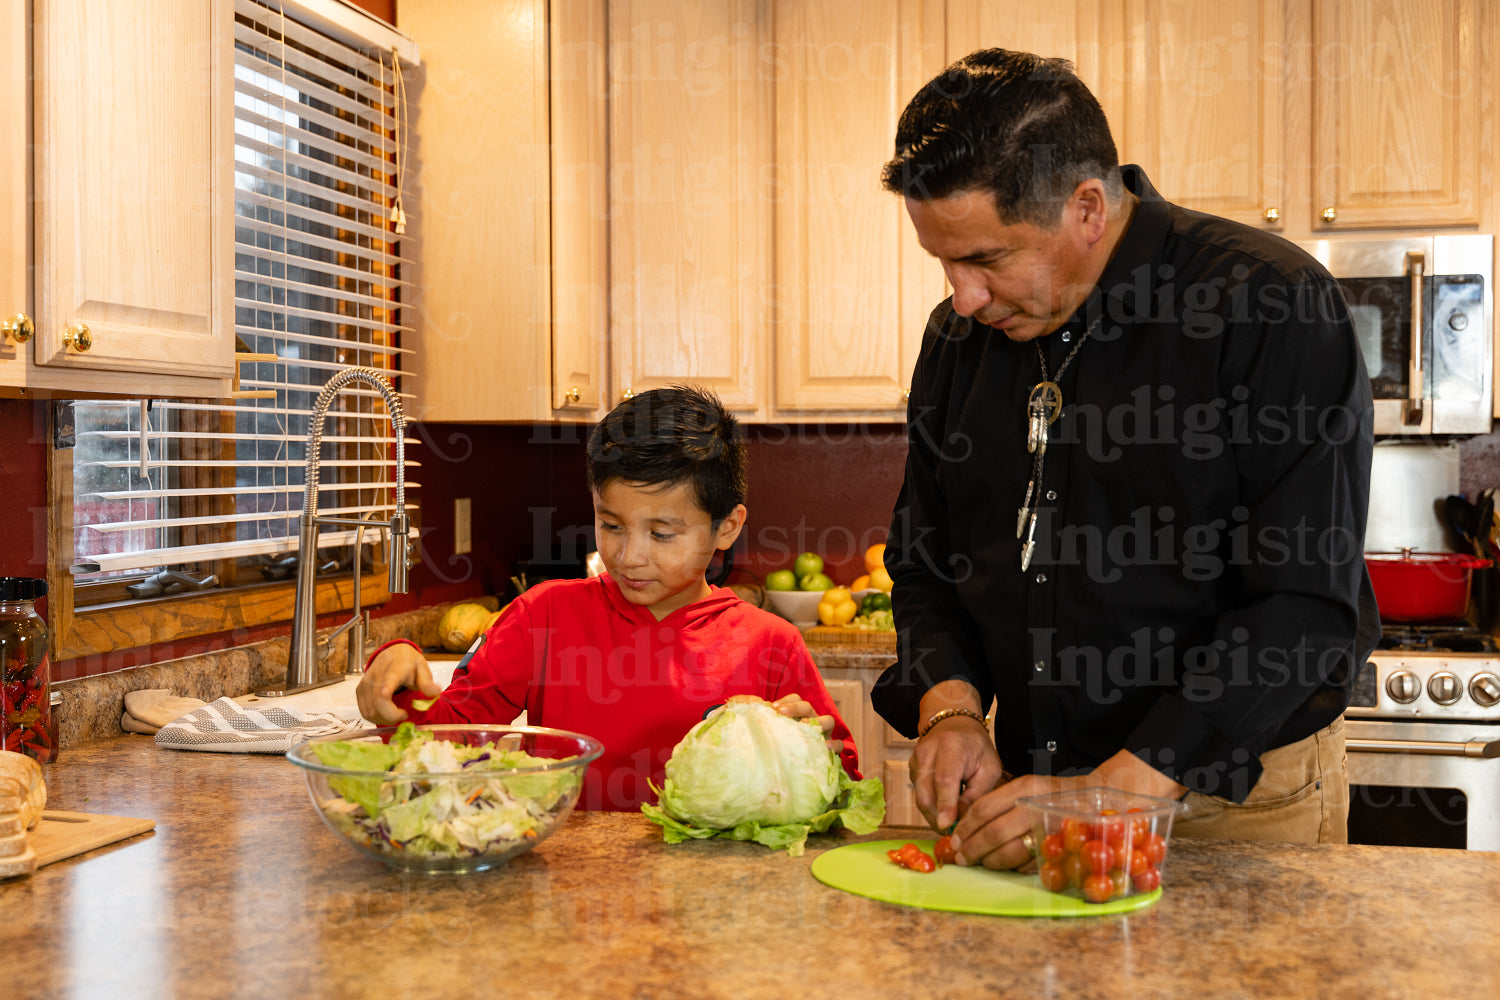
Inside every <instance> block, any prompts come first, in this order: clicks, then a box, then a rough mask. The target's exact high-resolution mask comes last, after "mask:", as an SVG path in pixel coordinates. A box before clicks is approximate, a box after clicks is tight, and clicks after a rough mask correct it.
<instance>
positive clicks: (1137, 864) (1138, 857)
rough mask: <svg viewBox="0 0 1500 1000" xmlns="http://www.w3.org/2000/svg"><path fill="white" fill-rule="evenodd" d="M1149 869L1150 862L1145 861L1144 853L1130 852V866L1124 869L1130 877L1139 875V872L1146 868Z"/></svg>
mask: <svg viewBox="0 0 1500 1000" xmlns="http://www.w3.org/2000/svg"><path fill="white" fill-rule="evenodd" d="M1150 867H1151V862H1149V861H1147V860H1146V855H1145V852H1143V851H1131V852H1130V865H1129V867H1128V868H1126V871H1128V872H1129V873H1130V874H1132V875H1139V874H1140V873H1141V872H1143V871H1145V870H1146V869H1147V868H1150Z"/></svg>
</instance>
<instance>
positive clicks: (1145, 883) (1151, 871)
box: [1130, 866, 1161, 892]
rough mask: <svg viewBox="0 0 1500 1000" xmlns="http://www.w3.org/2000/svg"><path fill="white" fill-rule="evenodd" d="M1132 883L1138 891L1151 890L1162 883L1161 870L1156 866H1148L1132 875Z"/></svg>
mask: <svg viewBox="0 0 1500 1000" xmlns="http://www.w3.org/2000/svg"><path fill="white" fill-rule="evenodd" d="M1130 883H1131V884H1132V885H1134V886H1135V891H1136V892H1150V891H1151V890H1152V889H1155V888H1156V887H1157V886H1159V885H1161V872H1160V871H1159V870H1157V869H1156V868H1155V867H1154V866H1147V868H1146V870H1145V871H1141V872H1137V873H1136V874H1134V875H1132V876H1131V877H1130Z"/></svg>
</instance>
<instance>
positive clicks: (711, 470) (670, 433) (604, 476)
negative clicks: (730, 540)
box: [588, 385, 749, 526]
mask: <svg viewBox="0 0 1500 1000" xmlns="http://www.w3.org/2000/svg"><path fill="white" fill-rule="evenodd" d="M748 466H749V459H748V458H747V456H746V454H745V435H744V431H743V430H741V428H740V423H739V421H738V420H736V419H735V418H734V417H732V416H731V415H730V414H729V412H728V411H727V410H725V409H724V405H723V404H722V403H720V402H719V398H718V397H717V396H715V395H714V394H713V393H712V392H710V391H708V390H707V389H703V388H700V387H699V386H695V385H669V386H666V387H664V388H660V389H650V390H647V391H646V392H642V393H640V394H638V395H636V396H633V397H632V398H630V399H627V400H625V401H624V402H623V403H621V404H620V405H619V406H616V407H615V408H614V409H613V410H610V411H609V413H607V414H605V416H604V419H603V420H601V421H599V424H598V426H596V427H595V428H594V432H593V433H592V434H590V435H589V443H588V481H589V489H591V490H593V491H594V492H596V493H597V492H598V491H599V490H601V489H603V488H604V487H605V486H607V485H608V484H609V483H611V482H614V481H615V480H619V481H621V482H626V483H637V484H644V485H647V486H654V485H657V484H660V485H662V486H671V485H674V484H676V483H681V482H691V483H692V484H693V496H694V499H696V500H697V502H698V506H699V507H701V508H703V510H704V511H706V512H707V513H708V516H709V518H710V519H711V520H712V521H713V523H714V525H715V526H717V525H718V523H719V522H720V521H722V520H723V519H724V518H725V517H727V516H729V514H730V513H731V512H732V511H733V510H734V508H735V507H736V506H738V505H739V504H742V503H744V502H745V490H746V487H747V485H748V483H749V474H748Z"/></svg>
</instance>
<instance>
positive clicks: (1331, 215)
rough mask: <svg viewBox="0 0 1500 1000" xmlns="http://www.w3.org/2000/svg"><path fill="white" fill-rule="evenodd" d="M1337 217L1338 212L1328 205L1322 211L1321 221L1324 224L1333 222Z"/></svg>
mask: <svg viewBox="0 0 1500 1000" xmlns="http://www.w3.org/2000/svg"><path fill="white" fill-rule="evenodd" d="M1338 217H1339V213H1338V210H1337V209H1335V208H1334V207H1333V206H1332V205H1329V206H1328V207H1327V208H1325V209H1323V221H1324V222H1333V221H1335V220H1337V219H1338Z"/></svg>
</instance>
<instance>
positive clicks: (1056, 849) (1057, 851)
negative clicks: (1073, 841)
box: [1042, 833, 1068, 861]
mask: <svg viewBox="0 0 1500 1000" xmlns="http://www.w3.org/2000/svg"><path fill="white" fill-rule="evenodd" d="M1067 853H1068V847H1067V845H1066V844H1064V843H1063V836H1062V834H1060V833H1049V834H1047V836H1045V837H1043V838H1042V860H1044V861H1061V860H1062V859H1063V855H1065V854H1067Z"/></svg>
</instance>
